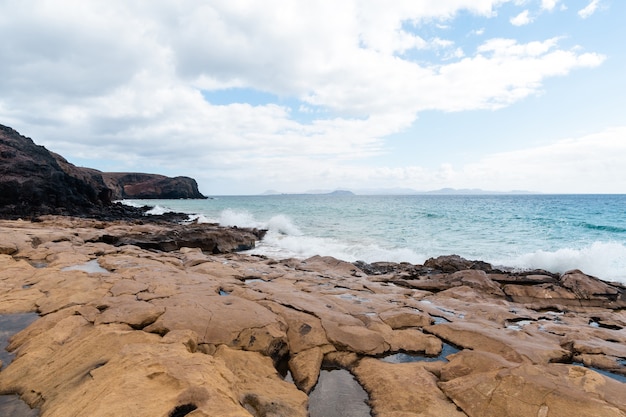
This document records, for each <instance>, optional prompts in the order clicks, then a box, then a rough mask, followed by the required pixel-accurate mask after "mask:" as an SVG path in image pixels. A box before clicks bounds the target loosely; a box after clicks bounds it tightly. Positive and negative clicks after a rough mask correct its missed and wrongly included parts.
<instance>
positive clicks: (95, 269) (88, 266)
mask: <svg viewBox="0 0 626 417" xmlns="http://www.w3.org/2000/svg"><path fill="white" fill-rule="evenodd" d="M61 271H84V272H87V273H88V274H97V273H103V274H108V273H109V271H107V270H106V269H104V268H103V267H101V266H100V264H99V263H98V260H97V259H92V260H91V261H89V262H85V263H84V264H80V265H72V266H67V267H65V268H62V269H61Z"/></svg>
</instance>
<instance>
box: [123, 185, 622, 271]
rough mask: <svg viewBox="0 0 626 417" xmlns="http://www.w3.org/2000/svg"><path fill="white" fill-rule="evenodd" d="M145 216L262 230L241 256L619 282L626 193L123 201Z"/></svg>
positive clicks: (327, 196) (253, 197) (297, 196)
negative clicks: (472, 268) (446, 264)
mask: <svg viewBox="0 0 626 417" xmlns="http://www.w3.org/2000/svg"><path fill="white" fill-rule="evenodd" d="M124 202H125V203H127V204H131V205H149V206H153V207H154V209H153V210H151V213H156V214H158V213H162V212H164V211H177V212H184V213H189V214H190V217H191V218H192V219H197V220H198V221H201V222H210V223H219V224H221V225H224V226H240V227H258V228H265V229H268V233H267V235H266V237H265V238H264V239H263V240H262V241H261V242H259V243H258V244H257V247H256V248H255V249H253V250H251V251H249V253H252V254H261V255H266V256H268V257H271V258H276V259H283V258H288V257H297V258H307V257H310V256H313V255H329V256H333V257H335V258H339V259H343V260H346V261H350V262H353V261H356V260H362V261H365V262H369V263H371V262H376V261H391V262H410V263H413V264H423V263H424V261H425V260H426V259H428V258H430V257H437V256H440V255H450V254H456V255H460V256H462V257H464V258H467V259H472V260H482V261H486V262H489V263H491V264H492V265H494V266H505V267H512V268H516V269H545V270H548V271H552V272H565V271H567V270H570V269H580V270H582V271H583V272H585V273H587V274H590V275H593V276H596V277H598V278H601V279H604V280H609V281H620V282H622V283H626V195H402V196H387V195H385V196H363V195H334V194H331V195H268V196H222V197H213V198H211V199H208V200H125V201H124Z"/></svg>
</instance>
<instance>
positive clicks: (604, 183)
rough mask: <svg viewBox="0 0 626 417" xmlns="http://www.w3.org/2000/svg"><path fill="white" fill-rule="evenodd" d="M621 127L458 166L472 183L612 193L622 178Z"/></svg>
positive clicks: (624, 148) (625, 144) (625, 149)
mask: <svg viewBox="0 0 626 417" xmlns="http://www.w3.org/2000/svg"><path fill="white" fill-rule="evenodd" d="M624 135H626V127H625V126H620V127H615V128H609V129H606V130H604V131H602V132H598V133H594V134H590V135H586V136H583V137H580V138H570V139H564V140H560V141H557V142H555V143H553V144H550V145H544V146H538V147H533V148H528V149H522V150H519V151H514V152H503V153H497V154H492V155H488V156H486V157H484V158H482V159H481V161H480V162H479V163H477V164H472V165H468V166H466V167H464V168H463V171H462V173H461V175H462V176H463V177H464V178H467V179H468V181H469V183H471V184H482V185H481V186H484V187H491V188H494V189H507V188H508V189H515V188H522V189H530V190H534V191H542V192H553V193H611V192H616V190H623V189H624V184H625V183H626V166H625V165H624V164H623V162H622V161H624V160H626V159H624V158H626V141H624V139H623V138H624Z"/></svg>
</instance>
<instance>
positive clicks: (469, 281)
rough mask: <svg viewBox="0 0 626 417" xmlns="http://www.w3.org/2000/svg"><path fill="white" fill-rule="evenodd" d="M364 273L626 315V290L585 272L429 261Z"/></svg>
mask: <svg viewBox="0 0 626 417" xmlns="http://www.w3.org/2000/svg"><path fill="white" fill-rule="evenodd" d="M354 265H355V266H357V267H358V268H359V269H360V270H362V271H363V272H365V273H366V274H368V275H371V276H379V277H380V278H379V280H381V281H384V280H388V282H391V283H393V284H395V285H397V286H400V287H404V288H411V289H416V290H422V291H430V292H434V293H438V292H443V291H446V290H451V289H454V288H459V287H469V288H473V289H474V290H477V291H480V292H481V293H482V294H489V295H491V296H495V297H500V298H502V299H505V300H508V301H513V302H517V303H523V304H526V305H529V306H531V308H533V309H535V310H542V309H551V308H552V309H556V310H561V309H563V308H565V307H569V308H584V307H602V308H608V309H613V310H619V309H626V287H625V286H624V285H622V284H620V283H616V282H606V281H603V280H601V279H598V278H596V277H593V276H590V275H587V274H585V273H583V272H581V271H579V270H572V271H567V272H565V273H564V274H555V273H552V272H548V271H544V270H528V271H517V272H513V271H503V270H501V269H496V268H492V266H491V265H490V264H488V263H486V262H482V261H470V260H467V259H464V258H461V257H460V256H458V255H447V256H439V257H437V258H431V259H428V260H427V261H426V262H424V265H412V264H408V263H399V264H397V263H391V262H377V263H372V264H367V263H365V262H362V261H358V262H355V263H354Z"/></svg>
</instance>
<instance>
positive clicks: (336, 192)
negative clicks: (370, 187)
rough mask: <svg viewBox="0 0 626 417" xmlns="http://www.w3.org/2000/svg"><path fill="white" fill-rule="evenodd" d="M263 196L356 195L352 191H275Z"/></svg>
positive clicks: (267, 192)
mask: <svg viewBox="0 0 626 417" xmlns="http://www.w3.org/2000/svg"><path fill="white" fill-rule="evenodd" d="M261 195H354V193H353V192H352V191H350V190H335V191H327V190H309V191H306V192H304V193H280V192H278V191H275V190H267V191H265V192H263V193H262V194H261Z"/></svg>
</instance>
